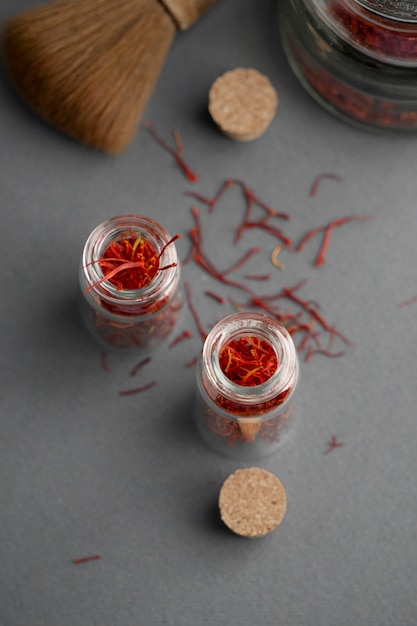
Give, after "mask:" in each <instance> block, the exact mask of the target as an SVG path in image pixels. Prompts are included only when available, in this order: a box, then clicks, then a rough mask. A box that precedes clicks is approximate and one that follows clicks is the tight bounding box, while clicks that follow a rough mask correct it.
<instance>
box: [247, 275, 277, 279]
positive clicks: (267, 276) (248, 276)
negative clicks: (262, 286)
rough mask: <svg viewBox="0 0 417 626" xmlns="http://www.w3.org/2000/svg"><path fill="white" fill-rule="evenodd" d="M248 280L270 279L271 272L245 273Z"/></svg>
mask: <svg viewBox="0 0 417 626" xmlns="http://www.w3.org/2000/svg"><path fill="white" fill-rule="evenodd" d="M244 278H247V279H248V280H270V279H271V274H244Z"/></svg>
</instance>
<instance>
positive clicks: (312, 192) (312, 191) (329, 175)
mask: <svg viewBox="0 0 417 626" xmlns="http://www.w3.org/2000/svg"><path fill="white" fill-rule="evenodd" d="M326 179H328V180H336V181H337V182H339V183H341V182H342V181H343V178H342V177H341V176H339V175H338V174H333V173H332V172H325V173H324V174H319V175H318V176H316V178H315V179H314V180H313V182H312V184H311V187H310V193H309V195H310V196H311V197H313V196H316V195H317V191H318V188H319V186H320V183H321V182H322V181H323V180H326Z"/></svg>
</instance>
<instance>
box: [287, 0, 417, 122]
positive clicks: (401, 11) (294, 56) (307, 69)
mask: <svg viewBox="0 0 417 626" xmlns="http://www.w3.org/2000/svg"><path fill="white" fill-rule="evenodd" d="M278 19H279V27H280V32H281V39H282V42H283V46H284V50H285V52H286V55H287V57H288V60H289V63H290V65H291V67H292V69H293V70H294V72H295V74H296V76H297V77H298V78H299V80H300V82H301V83H302V85H303V86H304V87H305V88H306V90H307V91H308V92H309V93H310V95H312V96H313V98H315V100H316V101H318V102H319V103H320V104H321V105H323V106H324V107H325V108H326V109H327V110H329V111H330V112H331V113H333V114H335V115H336V116H337V117H339V118H340V119H343V120H344V121H349V122H351V123H353V124H355V125H357V126H360V127H363V128H366V129H368V130H369V129H372V130H377V131H388V132H397V131H400V132H410V131H416V130H417V1H416V0H282V1H281V0H280V3H279V13H278Z"/></svg>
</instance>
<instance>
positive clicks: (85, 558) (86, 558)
mask: <svg viewBox="0 0 417 626" xmlns="http://www.w3.org/2000/svg"><path fill="white" fill-rule="evenodd" d="M98 559H101V556H100V555H99V554H91V555H89V556H83V557H81V558H79V559H73V561H72V562H73V563H75V565H80V564H81V563H87V562H88V561H97V560H98Z"/></svg>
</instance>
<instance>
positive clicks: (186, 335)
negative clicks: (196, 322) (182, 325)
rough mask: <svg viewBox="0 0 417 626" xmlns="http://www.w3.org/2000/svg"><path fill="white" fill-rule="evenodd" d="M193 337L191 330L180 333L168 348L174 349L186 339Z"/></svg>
mask: <svg viewBox="0 0 417 626" xmlns="http://www.w3.org/2000/svg"><path fill="white" fill-rule="evenodd" d="M192 336H193V334H192V332H191V330H188V329H187V330H184V331H183V332H182V333H180V334H179V335H177V337H175V339H173V340H172V341H171V343H170V344H169V345H168V348H174V347H175V346H176V345H177V344H179V343H180V342H181V341H184V339H190V338H191V337H192Z"/></svg>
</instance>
